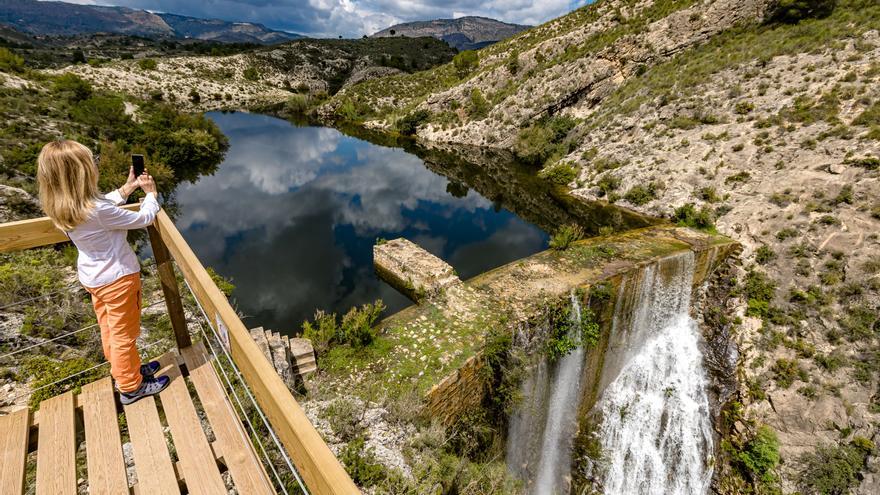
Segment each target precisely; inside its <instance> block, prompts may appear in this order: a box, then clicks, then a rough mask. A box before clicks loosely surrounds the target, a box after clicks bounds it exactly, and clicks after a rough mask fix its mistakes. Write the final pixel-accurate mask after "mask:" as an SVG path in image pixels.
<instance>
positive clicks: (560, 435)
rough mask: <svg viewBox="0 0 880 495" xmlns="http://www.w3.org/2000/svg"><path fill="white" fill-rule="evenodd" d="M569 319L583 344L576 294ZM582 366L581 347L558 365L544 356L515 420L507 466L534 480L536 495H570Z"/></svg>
mask: <svg viewBox="0 0 880 495" xmlns="http://www.w3.org/2000/svg"><path fill="white" fill-rule="evenodd" d="M569 317H570V318H571V320H572V323H573V325H571V328H570V329H569V337H571V338H572V339H575V340H576V341H580V338H581V336H580V331H581V304H580V301H579V300H578V297H577V295H576V294H575V292H574V291H572V292H571V313H570V316H569ZM583 366H584V348H583V347H582V346H580V345H578V347H577V348H575V349H573V350H572V351H571V352H569V353H568V354H566V355H565V356H562V357H561V358H559V359H558V360H557V361H556V362H555V363H549V362H548V360H547V359H546V357H544V358H543V359H542V360H541V361H540V362H539V363H538V366H537V368H536V369H535V371H534V373H533V374H532V376H531V377H530V379H527V380H526V382H525V383H524V386H523V389H524V396H525V397H526V401H527V404H525V406H524V407H522V408H521V409H520V411H518V412H517V413H516V414H514V416H513V417H512V418H511V422H510V429H509V432H508V438H509V440H508V444H507V465H508V466H509V467H510V468H511V469H512V470H514V471H516V472H519V473H520V475H521V476H522V477H523V478H525V479H528V480H532V481H531V483H530V484H529V489H528V492H529V493H531V494H534V495H550V494H557V493H566V492H567V491H568V483H567V478H568V475H569V471H570V466H571V448H572V444H573V442H574V436H575V434H576V432H577V410H578V406H579V405H580V398H581V373H582V370H583ZM549 368H552V371H551V372H548V371H550V370H549ZM535 468H537V469H536V470H535Z"/></svg>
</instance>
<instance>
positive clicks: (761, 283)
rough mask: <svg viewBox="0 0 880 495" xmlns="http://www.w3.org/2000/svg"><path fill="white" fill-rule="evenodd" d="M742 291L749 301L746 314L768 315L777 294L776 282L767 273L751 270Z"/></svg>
mask: <svg viewBox="0 0 880 495" xmlns="http://www.w3.org/2000/svg"><path fill="white" fill-rule="evenodd" d="M742 292H743V294H744V295H745V297H746V300H747V301H748V309H747V310H746V314H747V315H749V316H759V317H764V316H767V315H768V314H769V312H770V303H771V302H772V301H773V298H774V297H775V295H776V282H774V281H773V280H771V279H770V278H769V277H768V276H767V275H765V274H763V273H761V272H759V271H756V270H749V271H748V273H746V278H745V281H744V283H743V287H742Z"/></svg>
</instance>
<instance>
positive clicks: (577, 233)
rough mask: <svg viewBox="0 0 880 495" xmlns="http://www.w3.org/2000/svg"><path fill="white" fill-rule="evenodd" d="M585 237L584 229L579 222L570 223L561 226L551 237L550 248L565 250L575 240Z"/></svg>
mask: <svg viewBox="0 0 880 495" xmlns="http://www.w3.org/2000/svg"><path fill="white" fill-rule="evenodd" d="M583 238H584V229H583V227H581V226H580V225H578V224H574V223H572V224H568V225H563V226H562V227H559V229H557V230H556V233H555V234H553V235H552V236H551V237H550V249H555V250H557V251H564V250H566V249H568V247H569V246H571V244H572V243H573V242H575V241H579V240H581V239H583Z"/></svg>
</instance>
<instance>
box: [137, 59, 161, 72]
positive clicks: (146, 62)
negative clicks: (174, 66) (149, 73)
mask: <svg viewBox="0 0 880 495" xmlns="http://www.w3.org/2000/svg"><path fill="white" fill-rule="evenodd" d="M158 65H159V64H157V63H156V61H155V60H153V59H151V58H142V59H140V60H138V67H140V68H141V69H143V70H156V67H158Z"/></svg>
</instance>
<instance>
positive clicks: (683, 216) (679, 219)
mask: <svg viewBox="0 0 880 495" xmlns="http://www.w3.org/2000/svg"><path fill="white" fill-rule="evenodd" d="M672 221H673V222H675V223H676V224H678V225H680V226H682V227H690V228H692V229H699V230H709V231H711V230H714V229H715V213H714V212H713V211H712V209H711V208H709V207H707V206H704V207H702V208H700V209H699V210H697V208H696V207H695V206H694V204H693V203H686V204H684V205H682V206H679V207H678V208H676V209H675V211H674V212H673V213H672Z"/></svg>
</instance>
